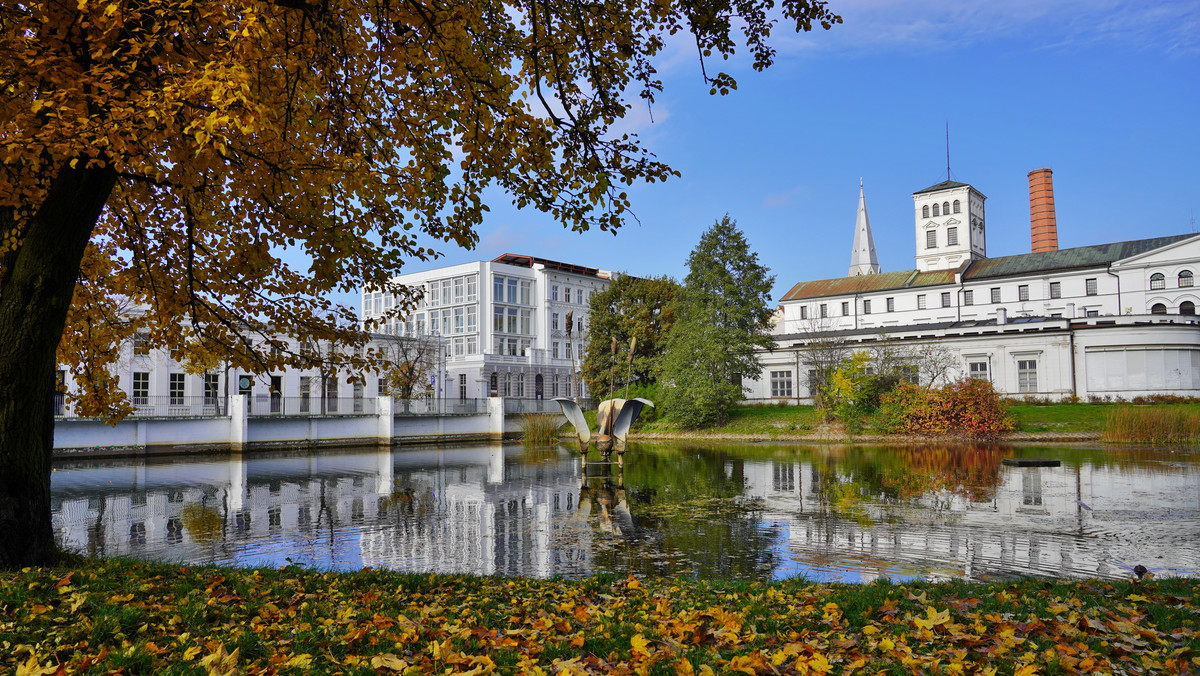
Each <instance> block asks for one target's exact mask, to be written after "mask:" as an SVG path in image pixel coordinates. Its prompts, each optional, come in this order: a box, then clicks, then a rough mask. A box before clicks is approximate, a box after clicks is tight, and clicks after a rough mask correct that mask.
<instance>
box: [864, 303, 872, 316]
mask: <svg viewBox="0 0 1200 676" xmlns="http://www.w3.org/2000/svg"><path fill="white" fill-rule="evenodd" d="M863 314H864V315H869V314H871V301H869V300H864V301H863Z"/></svg>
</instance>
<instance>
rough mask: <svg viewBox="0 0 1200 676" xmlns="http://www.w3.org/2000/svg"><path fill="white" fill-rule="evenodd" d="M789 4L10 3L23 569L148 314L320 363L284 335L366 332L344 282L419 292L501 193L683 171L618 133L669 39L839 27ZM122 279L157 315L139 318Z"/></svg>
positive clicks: (4, 206)
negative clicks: (53, 474)
mask: <svg viewBox="0 0 1200 676" xmlns="http://www.w3.org/2000/svg"><path fill="white" fill-rule="evenodd" d="M774 6H775V3H774V2H773V1H772V0H739V2H736V3H734V2H730V1H729V0H717V1H716V2H705V3H697V2H695V1H694V0H667V1H665V2H662V1H659V0H629V1H627V2H606V3H596V2H584V1H583V0H541V1H538V0H526V1H520V2H511V3H505V2H498V1H491V2H488V1H483V2H473V3H466V2H441V3H426V2H362V1H359V0H323V1H320V2H318V1H316V0H266V1H259V0H187V1H180V2H130V1H128V0H88V1H86V2H24V1H22V0H5V1H4V2H3V3H0V91H3V92H4V95H3V96H2V97H0V465H2V466H3V467H4V468H5V471H4V472H3V473H2V474H0V566H22V565H27V564H36V563H43V562H47V561H50V560H52V559H53V558H54V557H55V555H56V551H55V547H54V540H53V535H52V531H51V523H50V461H49V458H50V449H51V445H52V439H53V427H54V419H53V393H54V388H55V373H54V372H55V368H56V362H57V363H59V364H66V365H67V367H68V368H70V369H71V370H72V372H73V375H74V376H75V379H76V382H77V383H79V384H80V385H81V386H82V387H83V388H84V390H85V392H106V391H107V392H112V391H113V388H111V387H110V385H111V379H108V380H105V378H103V377H99V376H98V377H99V380H94V379H92V378H91V376H95V375H96V374H100V373H103V372H104V371H105V369H104V368H102V366H103V364H104V363H105V362H104V359H105V358H106V357H107V355H111V354H113V353H114V352H115V350H113V349H112V346H113V344H119V342H120V341H122V340H124V339H127V338H128V337H129V336H130V335H132V332H134V331H145V333H146V336H147V342H148V344H149V345H150V346H151V347H159V348H164V349H167V350H169V351H170V352H171V354H173V355H174V356H176V357H179V358H186V355H187V354H188V353H189V351H190V350H193V349H199V350H203V351H205V352H211V353H215V354H218V355H227V356H228V357H229V360H230V363H231V364H232V365H233V366H234V367H236V368H246V369H254V370H256V371H261V370H263V369H264V368H278V367H282V366H284V365H295V366H307V365H309V363H310V361H309V360H308V359H306V358H305V356H304V355H302V354H300V352H299V351H292V352H289V351H286V350H281V351H277V352H276V351H270V350H268V351H266V352H265V353H264V351H263V350H262V347H261V346H262V345H263V340H262V338H264V337H266V336H270V335H277V334H278V333H280V332H282V333H287V334H291V335H292V336H294V337H296V338H297V339H301V340H306V341H330V340H333V341H335V342H339V343H343V344H345V343H348V344H350V345H351V346H353V345H362V344H363V342H364V341H365V340H366V338H365V334H364V333H363V332H362V331H361V330H360V329H359V327H358V326H357V325H356V321H355V319H356V318H355V317H354V313H353V311H352V310H350V309H349V308H344V307H340V306H335V305H333V304H332V303H331V302H330V301H329V300H328V293H329V292H330V291H334V290H346V291H348V290H352V289H357V288H361V287H374V288H388V290H390V291H392V292H394V293H397V294H403V293H405V291H406V290H405V289H401V288H391V287H390V285H389V283H388V280H389V279H391V278H392V277H393V276H394V275H396V274H397V273H399V272H400V268H401V266H402V265H403V264H404V263H405V262H406V261H409V260H412V259H419V260H428V259H430V258H434V257H436V256H438V255H439V254H438V252H437V251H436V250H435V249H433V248H431V246H436V245H437V243H438V242H444V243H453V244H455V245H460V246H465V247H470V246H472V245H473V244H474V243H475V241H476V239H477V235H476V232H475V228H476V227H477V226H478V225H479V224H480V223H481V222H482V219H483V217H484V214H485V213H486V211H487V205H486V204H485V203H484V202H483V197H484V196H486V195H487V194H489V193H488V192H487V189H488V188H489V187H492V186H496V187H498V188H500V189H501V190H502V191H503V192H504V193H507V195H509V196H511V199H512V200H513V202H514V203H515V204H516V205H517V206H518V207H521V208H524V207H527V206H528V207H533V208H536V209H538V210H541V211H543V212H546V213H549V214H551V215H552V216H553V217H555V218H556V219H558V220H560V221H561V222H562V223H563V224H564V226H566V227H569V228H571V229H573V230H586V229H588V228H593V227H596V228H600V229H602V230H609V231H612V230H615V229H617V228H618V227H619V226H620V225H621V224H622V223H623V222H624V220H625V219H626V218H627V216H628V213H627V209H628V207H629V200H628V196H627V194H626V192H625V190H626V186H629V185H632V184H634V183H638V182H641V181H648V182H656V181H659V180H664V179H666V178H668V177H670V176H673V175H675V172H674V171H673V170H672V169H671V168H670V167H668V166H667V165H665V164H663V163H662V162H659V161H657V160H656V159H655V158H654V156H653V155H652V154H651V153H649V152H648V151H647V149H646V148H645V147H644V146H643V145H642V144H641V142H640V140H639V139H637V138H636V137H635V136H632V135H628V134H618V133H615V132H614V131H613V125H614V124H616V123H617V122H618V121H619V120H620V119H621V118H622V117H623V116H624V115H625V114H626V112H627V111H628V110H629V109H630V108H631V107H632V105H633V102H632V101H631V100H630V99H631V98H632V97H637V96H639V95H640V96H641V97H642V98H644V99H646V100H647V101H652V100H653V98H654V95H655V94H656V93H657V92H658V91H660V90H661V89H662V84H661V82H660V81H659V80H658V78H657V75H656V72H655V70H654V66H653V59H654V58H655V56H656V55H657V54H658V53H659V52H660V51H661V50H662V49H663V47H664V45H665V44H666V40H667V37H668V36H670V35H676V34H678V33H679V32H680V31H687V32H690V33H691V35H692V36H694V39H695V40H696V43H697V48H698V53H699V54H700V55H701V59H702V61H703V59H704V58H705V57H707V56H710V55H712V56H716V55H719V56H722V57H728V56H729V55H731V54H732V53H733V52H734V51H735V48H737V47H738V46H739V42H740V43H744V44H745V45H746V46H747V48H748V52H749V54H750V57H751V60H752V62H753V63H752V65H753V66H754V67H755V68H757V69H761V68H764V67H766V66H769V65H770V64H771V62H772V61H773V58H774V51H773V49H772V48H771V46H770V45H769V44H768V38H769V37H770V35H771V30H772V28H773V27H774V26H775V25H776V17H778V16H780V13H781V14H782V16H783V17H784V18H786V19H787V20H788V21H789V23H792V24H793V25H794V26H795V28H796V29H797V30H809V29H811V27H812V24H813V23H814V22H817V23H818V24H820V25H822V26H825V27H826V28H828V27H829V26H830V25H831V24H832V23H835V22H837V21H840V19H839V18H838V17H837V16H836V15H834V14H832V13H830V12H829V11H828V9H827V8H826V6H825V3H824V2H823V1H822V0H783V2H782V3H781V7H780V8H779V9H778V10H773V8H774ZM735 20H736V24H737V26H738V29H740V31H741V32H742V36H741V39H739V36H737V35H735V34H734V28H733V25H734V22H735ZM701 73H702V74H703V73H705V70H704V69H703V68H701ZM704 77H705V79H706V82H707V83H708V84H709V86H710V87H711V91H712V92H714V93H715V92H721V93H726V92H728V91H729V90H731V89H734V88H735V83H734V82H733V79H732V78H731V77H730V76H729V75H728V74H725V73H718V74H716V75H714V76H713V77H708V76H707V75H705V76H704ZM285 254H295V255H296V256H297V257H298V258H301V259H303V261H304V262H303V263H301V264H300V265H291V264H288V262H287V260H286V259H285ZM118 299H124V300H127V301H129V302H132V303H134V304H136V305H137V306H139V307H143V308H146V312H145V313H144V314H143V315H141V316H139V317H138V318H137V320H136V321H130V322H123V321H120V320H119V318H117V317H116V315H117V312H116V304H117V302H118ZM411 300H412V299H411V298H410V301H411ZM409 309H411V303H408V304H405V303H400V304H398V306H397V307H395V308H394V309H393V310H392V313H393V316H397V317H399V316H403V315H404V314H406V313H407V311H408V310H409ZM114 341H116V342H115V343H114ZM56 348H58V350H57V353H56ZM357 366H359V365H353V366H352V368H355V367H357ZM84 401H86V402H92V404H94V406H95V408H96V410H95V411H93V412H96V413H100V412H104V410H106V409H105V407H104V404H103V402H102V401H99V398H90V397H85V399H84ZM114 415H115V416H119V415H120V410H118V411H116V412H115V413H114Z"/></svg>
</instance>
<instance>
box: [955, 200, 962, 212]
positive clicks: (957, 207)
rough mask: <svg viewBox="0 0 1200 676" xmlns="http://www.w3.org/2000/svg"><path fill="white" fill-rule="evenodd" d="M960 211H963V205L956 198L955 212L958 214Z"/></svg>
mask: <svg viewBox="0 0 1200 676" xmlns="http://www.w3.org/2000/svg"><path fill="white" fill-rule="evenodd" d="M959 211H962V207H961V205H959V203H958V200H954V213H956V214H957V213H958V212H959Z"/></svg>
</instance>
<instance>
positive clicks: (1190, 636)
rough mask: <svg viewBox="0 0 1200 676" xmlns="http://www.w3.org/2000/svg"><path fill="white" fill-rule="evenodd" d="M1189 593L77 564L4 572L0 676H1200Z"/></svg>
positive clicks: (1193, 600)
mask: <svg viewBox="0 0 1200 676" xmlns="http://www.w3.org/2000/svg"><path fill="white" fill-rule="evenodd" d="M1198 600H1200V590H1197V588H1196V585H1195V584H1193V583H1192V582H1190V581H1187V580H1156V581H1154V582H1152V583H1107V582H1097V581H1083V582H1069V583H1068V582H1059V583H1052V582H1044V581H1040V580H1031V581H1026V582H1021V583H1016V584H997V585H968V584H940V585H928V584H919V585H897V584H889V583H875V584H870V585H864V586H854V585H814V584H809V583H805V582H803V581H785V582H774V583H764V582H752V583H736V582H734V583H705V582H698V581H691V580H670V579H668V580H639V579H636V578H632V577H630V578H626V579H619V578H611V577H605V578H590V579H584V580H579V581H568V580H550V581H538V580H527V579H511V578H501V577H488V578H470V577H440V576H413V575H400V574H394V573H387V572H377V571H370V572H362V573H346V574H337V573H322V572H315V571H308V570H302V569H298V568H286V569H281V570H239V569H211V568H180V567H175V566H166V565H155V564H143V563H137V562H128V561H122V562H85V563H84V564H83V566H82V567H81V568H80V569H78V570H76V571H73V572H67V571H62V570H58V571H55V570H38V569H26V570H24V571H20V572H11V573H0V672H5V673H8V672H12V673H18V674H57V673H62V674H71V673H106V672H116V671H122V672H132V671H143V672H144V673H150V672H161V671H164V670H166V671H170V672H174V673H196V674H221V675H223V676H226V675H230V674H276V673H280V674H288V673H297V674H298V673H312V672H321V673H344V674H371V673H395V674H410V675H412V674H428V673H446V674H473V675H474V674H515V673H521V674H667V675H668V676H670V675H672V674H674V675H677V676H693V675H700V676H704V675H707V674H772V675H776V674H801V675H804V676H808V675H810V674H816V675H822V674H871V675H873V674H891V673H908V674H926V673H930V674H952V675H959V674H962V675H968V674H982V675H985V676H996V675H1003V676H1008V675H1009V674H1018V675H1020V676H1032V675H1034V674H1049V673H1063V674H1089V673H1102V674H1111V673H1161V674H1186V673H1196V672H1198V671H1200V658H1198V655H1200V653H1198V652H1197V651H1198V650H1200V641H1198V639H1197V618H1198V617H1200V614H1198V613H1197V601H1198Z"/></svg>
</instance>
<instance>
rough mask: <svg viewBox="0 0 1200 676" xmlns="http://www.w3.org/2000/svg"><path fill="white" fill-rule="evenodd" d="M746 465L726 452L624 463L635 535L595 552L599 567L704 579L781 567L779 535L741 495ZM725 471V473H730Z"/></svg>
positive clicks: (647, 456)
mask: <svg viewBox="0 0 1200 676" xmlns="http://www.w3.org/2000/svg"><path fill="white" fill-rule="evenodd" d="M743 467H744V460H742V459H741V458H739V457H734V456H730V455H727V454H725V453H720V452H716V453H695V452H689V451H688V450H687V449H684V451H683V452H681V453H679V454H669V455H660V454H656V453H638V454H637V456H636V460H635V461H627V462H626V463H625V485H626V487H627V491H628V495H629V501H628V503H627V504H628V506H629V510H630V513H631V516H632V520H633V522H634V524H636V528H637V533H638V538H636V539H635V540H633V541H626V540H622V541H618V542H614V543H611V544H612V546H609V547H597V549H596V551H595V552H594V557H595V562H596V564H597V568H598V569H599V570H616V571H621V572H631V573H635V574H647V575H664V574H671V575H686V576H690V577H701V578H713V577H716V578H741V579H747V578H759V577H763V576H769V575H770V574H771V572H772V571H773V570H774V569H775V568H776V566H777V565H778V564H777V562H776V560H775V555H774V550H773V547H772V545H773V543H774V542H775V540H776V539H777V538H778V533H776V532H774V530H773V529H772V528H764V527H763V523H762V518H761V513H760V512H759V511H758V509H756V508H755V506H754V505H745V504H742V503H740V502H739V501H738V498H740V497H741V496H742V494H743V492H744V488H745V486H744V479H743V476H744V472H743ZM727 468H728V471H727Z"/></svg>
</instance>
